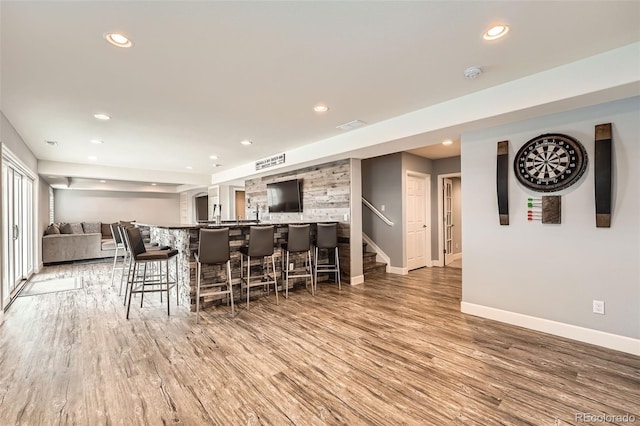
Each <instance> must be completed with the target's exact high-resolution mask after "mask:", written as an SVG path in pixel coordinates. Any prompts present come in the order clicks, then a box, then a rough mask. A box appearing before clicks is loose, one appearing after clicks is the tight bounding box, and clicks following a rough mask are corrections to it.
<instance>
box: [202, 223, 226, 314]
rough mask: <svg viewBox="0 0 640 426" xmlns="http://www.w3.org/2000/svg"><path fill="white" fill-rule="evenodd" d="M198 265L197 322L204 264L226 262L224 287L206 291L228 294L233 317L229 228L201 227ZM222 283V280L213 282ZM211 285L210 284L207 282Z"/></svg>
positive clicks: (214, 294) (211, 294) (208, 294)
mask: <svg viewBox="0 0 640 426" xmlns="http://www.w3.org/2000/svg"><path fill="white" fill-rule="evenodd" d="M195 258H196V262H197V263H198V266H197V268H196V269H197V271H196V274H197V277H198V278H197V280H196V324H197V323H198V322H199V321H200V294H201V290H200V285H201V282H202V281H201V278H200V277H201V276H202V265H223V264H226V267H227V276H226V280H225V281H224V284H226V286H227V287H226V288H227V289H226V290H222V288H223V287H221V286H217V287H216V289H215V290H212V291H206V295H207V296H216V295H226V296H228V297H229V299H230V300H231V316H232V317H233V314H234V310H233V285H232V284H231V261H230V260H231V253H230V250H229V228H221V229H200V241H199V243H198V253H196V255H195ZM215 284H222V283H221V282H218V283H213V284H211V286H214V285H215ZM207 286H209V284H207Z"/></svg>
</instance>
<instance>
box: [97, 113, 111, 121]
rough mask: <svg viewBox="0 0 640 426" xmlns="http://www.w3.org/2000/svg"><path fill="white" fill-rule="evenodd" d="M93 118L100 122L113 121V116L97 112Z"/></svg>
mask: <svg viewBox="0 0 640 426" xmlns="http://www.w3.org/2000/svg"><path fill="white" fill-rule="evenodd" d="M93 116H94V117H95V118H97V119H98V120H111V116H110V115H107V114H103V113H101V112H96V113H95V114H93Z"/></svg>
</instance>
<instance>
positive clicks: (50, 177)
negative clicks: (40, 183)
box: [47, 176, 56, 179]
mask: <svg viewBox="0 0 640 426" xmlns="http://www.w3.org/2000/svg"><path fill="white" fill-rule="evenodd" d="M47 177H48V178H49V179H55V178H56V177H55V176H47Z"/></svg>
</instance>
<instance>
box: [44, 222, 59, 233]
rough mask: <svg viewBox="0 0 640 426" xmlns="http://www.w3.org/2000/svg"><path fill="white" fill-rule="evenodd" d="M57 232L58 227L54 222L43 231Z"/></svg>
mask: <svg viewBox="0 0 640 426" xmlns="http://www.w3.org/2000/svg"><path fill="white" fill-rule="evenodd" d="M59 233H60V229H58V225H56V224H55V223H52V224H51V225H49V226H47V229H46V230H45V231H44V235H55V234H59Z"/></svg>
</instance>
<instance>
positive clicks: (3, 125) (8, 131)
mask: <svg viewBox="0 0 640 426" xmlns="http://www.w3.org/2000/svg"><path fill="white" fill-rule="evenodd" d="M0 138H2V139H0V142H2V144H3V145H5V146H6V147H7V148H9V150H10V151H11V152H12V153H13V154H14V155H15V156H17V157H18V158H19V159H20V160H21V161H22V162H23V163H24V165H25V166H27V167H28V168H29V170H31V171H32V172H33V173H34V174H37V173H38V160H37V159H36V156H35V155H33V152H31V149H29V147H28V146H27V144H26V143H24V141H23V140H22V137H21V136H20V135H19V134H18V132H17V131H16V129H14V128H13V126H12V125H11V123H10V122H9V120H8V119H7V117H5V115H4V114H3V113H2V112H1V111H0ZM43 143H44V142H43Z"/></svg>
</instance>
